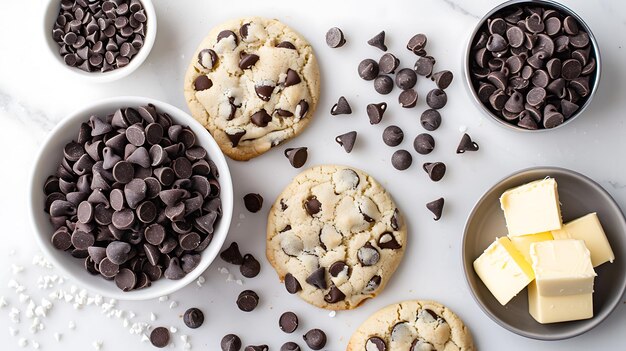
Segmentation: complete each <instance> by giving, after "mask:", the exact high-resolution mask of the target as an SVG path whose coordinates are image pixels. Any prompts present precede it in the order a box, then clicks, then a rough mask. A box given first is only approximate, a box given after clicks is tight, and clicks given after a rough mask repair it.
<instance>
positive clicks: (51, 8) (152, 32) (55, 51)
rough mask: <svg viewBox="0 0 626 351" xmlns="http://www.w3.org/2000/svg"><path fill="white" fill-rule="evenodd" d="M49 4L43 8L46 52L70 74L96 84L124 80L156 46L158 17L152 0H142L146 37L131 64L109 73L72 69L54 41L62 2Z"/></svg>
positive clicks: (58, 0)
mask: <svg viewBox="0 0 626 351" xmlns="http://www.w3.org/2000/svg"><path fill="white" fill-rule="evenodd" d="M45 1H47V3H46V4H45V5H44V8H43V18H42V20H41V22H40V23H41V24H42V28H41V29H42V38H43V42H44V44H45V51H46V52H47V53H49V54H50V55H48V56H50V60H51V61H53V62H56V63H57V64H58V65H59V66H60V67H61V69H63V70H66V71H68V72H70V73H71V74H74V75H76V76H78V77H80V78H82V79H85V80H87V81H90V82H95V83H108V82H113V81H115V80H118V79H121V78H124V77H126V76H128V75H129V74H131V73H133V72H134V71H135V70H136V69H137V68H139V66H141V64H142V63H143V62H144V61H145V60H146V58H147V57H148V55H149V54H150V50H152V46H154V41H155V39H156V33H157V15H156V11H155V10H154V5H153V4H152V0H141V3H142V4H143V8H144V9H145V11H146V16H147V17H148V21H147V25H146V37H145V38H144V41H143V46H142V47H141V49H139V52H137V54H136V55H135V56H134V57H133V59H132V60H130V63H129V64H128V65H126V66H124V67H122V68H118V69H114V70H112V71H109V72H85V71H83V70H81V69H79V68H77V67H70V66H68V65H66V64H65V62H64V61H63V57H61V55H60V54H59V44H57V43H56V42H55V41H54V39H52V28H53V27H54V22H56V20H57V17H58V16H59V9H60V8H61V1H60V0H45Z"/></svg>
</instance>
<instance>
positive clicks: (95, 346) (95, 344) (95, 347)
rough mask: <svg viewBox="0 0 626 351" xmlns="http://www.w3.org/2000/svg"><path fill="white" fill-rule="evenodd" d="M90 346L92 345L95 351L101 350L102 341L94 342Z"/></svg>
mask: <svg viewBox="0 0 626 351" xmlns="http://www.w3.org/2000/svg"><path fill="white" fill-rule="evenodd" d="M91 345H93V348H94V349H96V351H98V350H100V349H101V348H102V341H101V340H96V341H94V342H93V343H92V344H91Z"/></svg>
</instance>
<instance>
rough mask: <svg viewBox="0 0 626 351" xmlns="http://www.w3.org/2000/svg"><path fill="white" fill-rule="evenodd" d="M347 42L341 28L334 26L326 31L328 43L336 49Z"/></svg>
mask: <svg viewBox="0 0 626 351" xmlns="http://www.w3.org/2000/svg"><path fill="white" fill-rule="evenodd" d="M345 43H346V38H345V37H344V35H343V32H342V31H341V29H339V28H337V27H333V28H331V29H329V30H328V32H326V45H328V46H329V47H331V48H333V49H335V48H340V47H342V46H343V45H344V44H345Z"/></svg>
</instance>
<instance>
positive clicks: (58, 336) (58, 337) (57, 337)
mask: <svg viewBox="0 0 626 351" xmlns="http://www.w3.org/2000/svg"><path fill="white" fill-rule="evenodd" d="M53 335H54V340H56V341H57V342H59V341H61V337H63V334H61V333H54V334H53Z"/></svg>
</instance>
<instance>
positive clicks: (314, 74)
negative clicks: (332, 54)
mask: <svg viewBox="0 0 626 351" xmlns="http://www.w3.org/2000/svg"><path fill="white" fill-rule="evenodd" d="M184 85H185V86H184V90H185V99H186V100H187V104H188V105H189V109H190V110H191V113H192V115H193V117H194V118H195V119H196V120H198V121H199V122H200V123H201V124H203V125H204V126H205V127H206V128H207V130H208V131H209V132H210V133H211V134H212V135H213V137H214V138H215V140H216V141H217V143H218V144H219V145H220V148H221V149H222V151H223V152H224V153H225V154H226V155H228V156H229V157H231V158H233V159H235V160H249V159H251V158H254V157H256V156H259V155H261V154H263V153H265V152H267V151H268V150H269V149H271V148H272V147H274V146H277V145H279V144H281V143H283V142H285V141H287V140H289V139H291V138H293V137H295V136H296V135H298V134H300V133H301V132H302V130H303V129H304V128H305V127H306V126H307V125H308V123H309V122H310V120H311V118H312V116H313V113H314V111H315V108H316V106H317V101H318V98H319V95H320V74H319V68H318V65H317V60H316V58H315V55H314V53H313V49H312V47H311V45H310V44H309V43H308V42H307V41H306V40H305V39H304V38H303V37H302V36H301V35H299V34H298V33H296V32H295V31H293V30H292V29H291V28H289V27H287V26H286V25H285V24H283V23H281V22H279V21H277V20H271V19H265V18H260V17H251V18H242V19H237V20H233V21H230V22H227V23H224V24H221V25H219V26H217V27H215V28H213V29H212V30H211V32H209V35H208V36H207V37H206V38H205V39H204V40H203V42H202V43H201V44H200V46H199V47H198V49H197V51H196V53H195V54H194V55H193V60H192V62H191V64H190V65H189V68H188V70H187V74H186V76H185V83H184Z"/></svg>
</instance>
